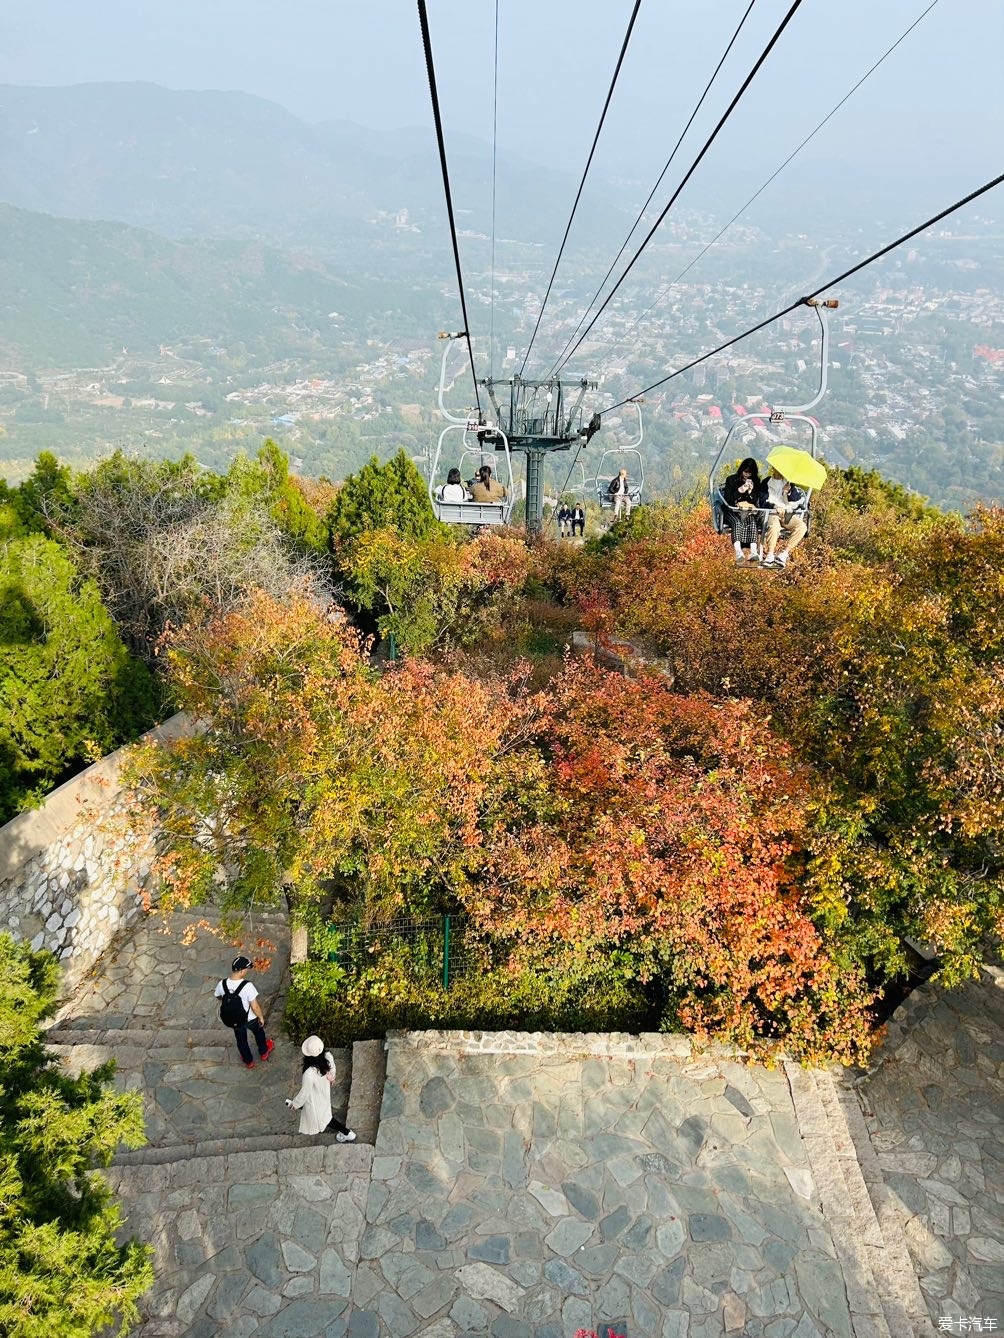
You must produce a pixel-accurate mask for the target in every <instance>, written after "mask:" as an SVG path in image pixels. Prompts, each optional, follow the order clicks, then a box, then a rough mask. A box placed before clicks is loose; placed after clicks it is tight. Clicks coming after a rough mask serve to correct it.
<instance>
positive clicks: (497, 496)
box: [471, 465, 507, 502]
mask: <svg viewBox="0 0 1004 1338" xmlns="http://www.w3.org/2000/svg"><path fill="white" fill-rule="evenodd" d="M506 495H507V494H506V490H505V488H503V486H502V484H501V483H499V482H498V480H497V479H493V478H492V467H491V465H482V466H481V468H480V469H479V470H478V481H477V483H475V484H474V486H473V487H472V488H471V496H472V497H473V499H474V501H475V502H504V501H505V499H506Z"/></svg>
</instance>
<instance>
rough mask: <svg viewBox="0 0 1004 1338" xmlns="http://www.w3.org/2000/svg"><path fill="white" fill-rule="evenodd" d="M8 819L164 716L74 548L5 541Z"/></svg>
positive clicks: (42, 541) (0, 673)
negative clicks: (74, 558) (71, 553)
mask: <svg viewBox="0 0 1004 1338" xmlns="http://www.w3.org/2000/svg"><path fill="white" fill-rule="evenodd" d="M0 644H2V646H3V655H2V658H0V822H4V821H6V820H7V819H8V818H11V817H13V816H14V814H15V813H17V812H18V810H19V809H20V808H21V807H23V806H25V805H26V804H28V803H30V802H33V801H35V800H37V799H39V798H41V797H42V796H44V794H45V793H46V792H47V791H48V790H50V789H51V788H52V786H53V785H55V784H57V783H59V782H60V781H61V780H63V779H65V777H66V776H67V774H69V773H71V772H72V771H73V770H75V769H78V768H79V767H80V766H82V765H85V764H87V763H89V762H93V761H96V760H97V759H98V758H99V757H101V756H103V755H104V754H105V753H107V752H110V751H111V750H112V749H113V748H115V747H117V746H118V745H119V744H120V743H124V742H127V741H129V740H131V739H134V738H135V737H136V735H137V734H138V733H140V732H141V731H142V730H144V729H148V728H149V727H150V726H151V725H152V724H153V723H154V721H155V720H156V718H157V713H158V708H159V706H160V694H159V691H158V688H157V685H156V683H155V682H154V679H153V677H152V675H151V674H150V672H149V670H147V669H146V667H145V666H144V665H143V664H141V663H140V662H138V661H137V660H135V659H134V658H133V657H132V656H131V655H130V654H129V652H128V651H127V650H126V648H125V646H124V645H123V644H122V641H121V639H120V637H119V634H118V632H117V630H116V628H115V625H114V623H113V622H112V620H111V618H110V617H109V615H108V613H107V611H106V610H105V608H104V606H103V604H102V602H101V596H100V593H99V591H98V588H97V586H96V585H95V583H94V582H93V581H90V580H82V579H81V578H80V576H79V575H78V573H77V571H76V569H75V568H74V565H73V563H72V562H71V561H70V559H69V557H68V556H67V554H66V552H65V550H64V549H62V548H61V547H60V546H59V545H58V544H56V543H54V542H53V541H52V540H51V539H46V538H45V537H44V536H43V535H41V534H29V535H26V536H25V537H23V538H20V539H9V540H8V541H7V542H6V543H5V544H2V545H0Z"/></svg>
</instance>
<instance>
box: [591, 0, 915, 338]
mask: <svg viewBox="0 0 1004 1338" xmlns="http://www.w3.org/2000/svg"><path fill="white" fill-rule="evenodd" d="M937 3H938V0H931V3H930V4H929V5H928V6H927V8H926V9H925V10H923V12H922V13H920V14H918V16H917V17H916V18H915V19H914V21H913V22H912V23H911V24H910V26H909V28H907V29H906V30H905V31H904V32H902V33H900V35H899V37H897V38H896V40H895V42H893V44H892V46H891V47H889V48H888V49H887V50H886V51H884V52H883V54H882V55H881V56H879V58H878V60H877V61H876V62H875V64H874V65H872V66H871V67H870V69H868V70H866V71H865V73H864V74H863V75H862V76H861V78H860V79H859V80H858V81H857V83H856V84H855V85H854V87H853V88H850V89H849V90H848V91H847V92H846V93H845V94H844V96H843V97H842V98H841V99H840V101H839V102H838V103H837V104H836V106H835V107H833V108H832V110H830V111H829V112H827V114H826V115H825V116H824V117H823V119H822V120H821V121H820V122H819V124H818V125H817V126H816V128H815V130H812V131H810V133H809V134H808V135H806V137H805V139H803V140H802V142H801V144H799V145H798V147H797V148H795V149H793V150H792V151H791V153H789V154H788V156H787V158H785V160H784V162H783V163H782V164H781V165H780V167H778V168H777V169H776V170H775V171H773V172H772V173H771V174H770V176H769V177H768V178H767V180H766V181H765V182H764V183H763V185H762V186H761V187H760V189H759V190H757V191H755V192H754V194H752V195H751V196H750V197H749V199H748V200H747V201H746V203H745V204H744V205H742V206H741V207H740V208H739V209H738V210H737V211H736V212H735V213H734V214H733V215H732V217H731V218H730V219H729V221H728V222H727V223H726V224H725V226H724V227H723V228H722V229H721V231H720V232H717V233H716V234H715V236H714V237H712V239H711V241H710V242H708V244H707V245H706V246H705V247H703V248H702V249H701V250H700V251H698V253H697V255H696V256H694V258H693V260H691V261H690V263H689V264H688V265H686V266H685V267H684V268H683V269H682V270H680V272H679V274H678V275H677V276H676V278H675V279H673V280H672V281H671V282H670V283H668V284H666V286H665V288H663V289H662V291H661V292H660V293H659V294H658V295H657V297H656V298H655V301H654V302H652V303H651V305H650V306H648V307H646V308H645V310H644V311H643V312H642V313H641V315H640V316H636V317H635V318H634V320H633V321H632V322H631V324H630V325H629V326H628V327H627V329H626V330H625V331H624V333H623V335H622V336H621V337H620V338H619V339H618V340H616V342H615V343H614V345H613V348H617V347H619V346H620V345H622V344H623V343H625V342H626V340H627V337H628V334H629V333H630V331H632V330H634V329H635V328H636V327H637V326H638V325H640V324H641V322H642V321H643V320H644V319H645V317H646V316H647V315H648V314H649V313H650V312H652V311H654V310H655V308H656V307H657V306H658V305H659V303H660V302H662V301H663V299H664V298H665V297H666V296H667V295H668V294H669V293H670V292H672V290H673V289H674V288H675V287H676V285H677V284H678V283H679V282H680V280H681V279H683V278H686V276H687V275H688V274H689V273H690V271H691V270H692V269H693V268H694V266H695V265H696V264H697V262H698V261H699V260H701V259H702V258H703V257H704V256H706V255H707V253H708V252H709V251H710V250H711V248H712V247H713V246H714V245H715V244H716V243H717V242H719V241H721V239H722V237H724V236H725V234H726V232H728V230H729V228H731V226H732V224H733V223H735V221H736V219H738V218H741V217H742V215H743V214H745V212H746V210H747V209H748V208H749V207H750V205H751V204H753V203H754V202H755V201H756V200H758V199H759V198H760V196H761V195H762V194H763V193H764V191H765V190H766V189H767V187H768V186H769V185H770V184H771V183H772V182H773V181H774V180H776V178H777V177H779V176H780V175H781V173H782V172H783V171H784V169H785V168H786V167H787V166H788V164H789V163H790V162H791V161H792V159H794V158H796V157H797V156H798V154H800V153H801V152H802V150H803V149H804V148H805V146H806V144H808V143H809V141H810V140H811V139H814V138H815V136H816V135H817V134H818V133H819V132H820V130H822V128H823V126H824V125H826V123H827V121H829V120H831V119H832V118H833V117H834V116H835V115H836V114H837V112H838V111H839V110H840V108H841V107H842V106H843V105H844V103H845V102H847V101H848V99H849V98H851V97H852V96H853V95H854V94H855V93H856V92H857V91H858V89H859V88H860V87H861V85H862V84H863V83H864V82H865V80H866V79H869V78H870V77H871V76H872V75H873V74H874V73H875V71H876V70H877V69H878V67H879V66H880V65H881V64H882V62H883V61H884V60H885V59H886V58H887V57H888V56H891V55H892V53H893V52H894V51H895V50H896V48H897V47H898V46H899V44H900V43H901V42H902V41H904V40H905V39H906V38H907V37H909V35H910V33H912V32H913V30H914V28H916V26H917V24H918V23H920V21H921V20H922V19H925V18H926V17H927V15H928V14H930V12H931V10H932V9H934V7H935V5H937ZM604 282H605V280H604ZM600 286H601V287H602V284H601V285H600Z"/></svg>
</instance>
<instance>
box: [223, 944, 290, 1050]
mask: <svg viewBox="0 0 1004 1338" xmlns="http://www.w3.org/2000/svg"><path fill="white" fill-rule="evenodd" d="M250 970H251V958H250V957H235V958H234V960H233V962H232V963H231V965H230V975H229V976H227V978H226V980H221V981H220V983H219V984H218V985H217V986H216V989H215V991H214V993H215V995H216V998H217V999H219V1000H220V1001H221V1002H220V1021H221V1022H222V1023H223V1025H224V1026H225V1027H232V1028H233V1032H234V1040H235V1041H236V1042H237V1049H238V1050H239V1051H240V1056H241V1059H242V1060H243V1062H244V1067H245V1068H246V1069H253V1068H254V1059H253V1057H252V1055H251V1047H250V1045H248V1029H249V1028H250V1030H251V1034H252V1035H253V1036H254V1038H255V1041H256V1042H257V1043H258V1055H259V1057H260V1059H261V1062H262V1063H263V1064H264V1063H266V1062H267V1060H268V1057H269V1055H270V1054H271V1053H272V1051H273V1050H274V1049H275V1041H270V1040H268V1038H267V1037H266V1035H265V1014H264V1013H263V1012H262V1011H261V1004H260V1003H259V1002H258V990H257V988H256V987H255V986H254V985H253V984H252V983H251V981H250V980H248V979H247V974H248V972H249V971H250Z"/></svg>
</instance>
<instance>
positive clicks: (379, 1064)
mask: <svg viewBox="0 0 1004 1338" xmlns="http://www.w3.org/2000/svg"><path fill="white" fill-rule="evenodd" d="M386 1078H387V1048H386V1045H385V1043H384V1042H383V1041H382V1040H378V1041H356V1042H355V1043H354V1045H353V1046H352V1080H351V1084H350V1086H349V1109H348V1113H347V1115H346V1117H345V1122H346V1123H347V1124H348V1126H349V1128H350V1129H354V1130H355V1131H356V1134H357V1135H358V1137H359V1140H360V1142H363V1143H375V1142H376V1135H377V1126H378V1125H379V1123H380V1105H381V1102H382V1101H383V1088H384V1082H385V1081H386Z"/></svg>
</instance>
